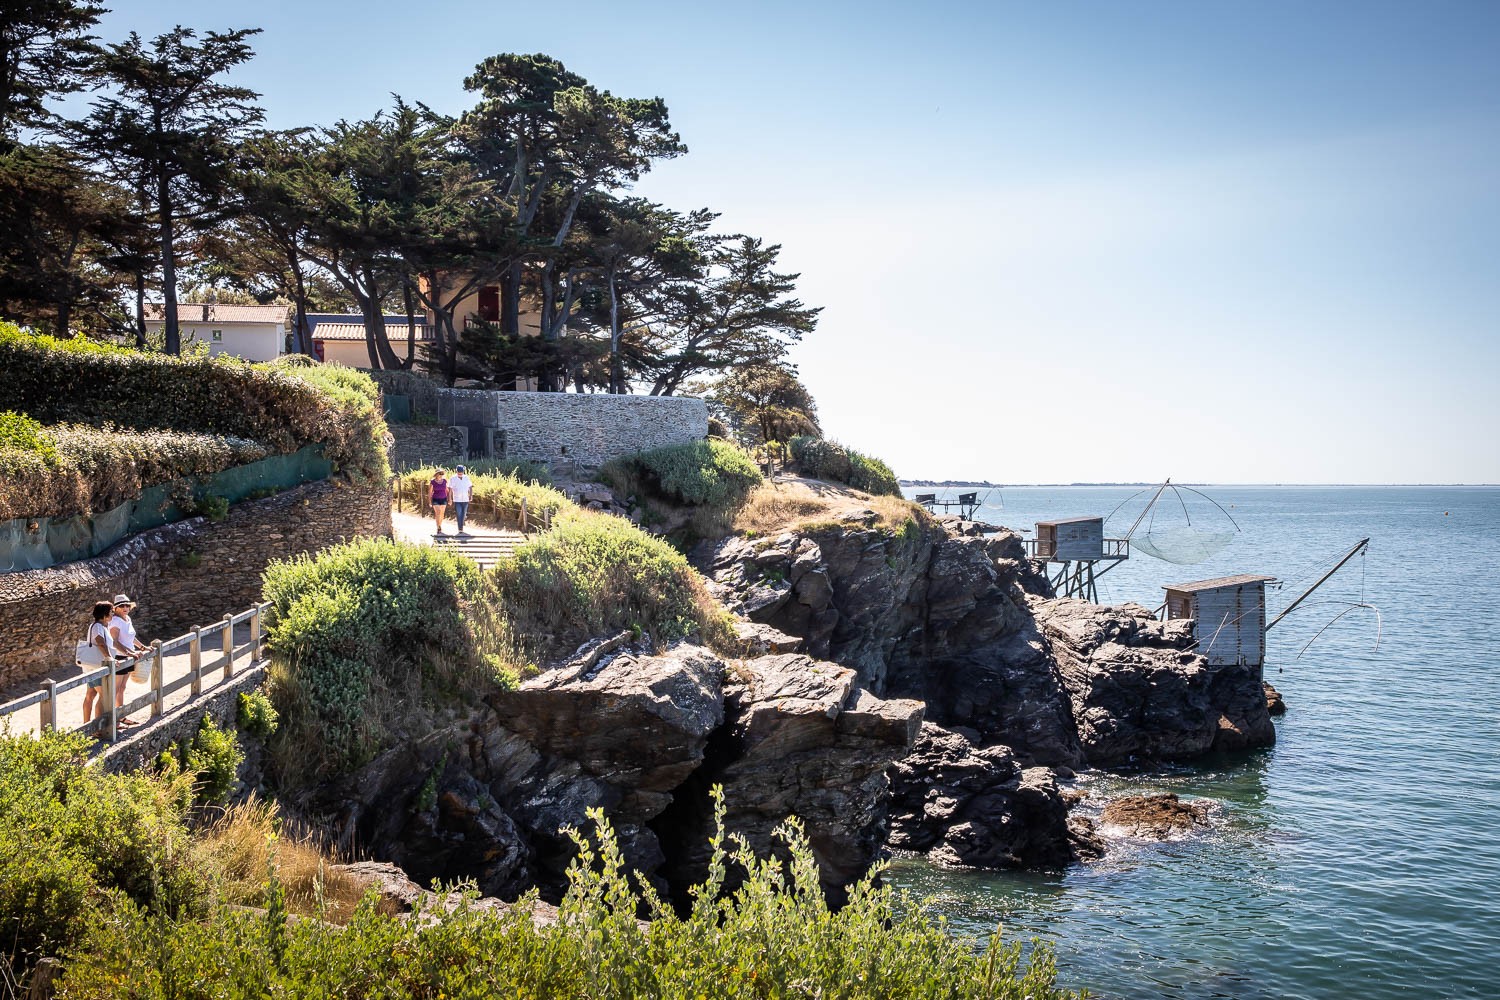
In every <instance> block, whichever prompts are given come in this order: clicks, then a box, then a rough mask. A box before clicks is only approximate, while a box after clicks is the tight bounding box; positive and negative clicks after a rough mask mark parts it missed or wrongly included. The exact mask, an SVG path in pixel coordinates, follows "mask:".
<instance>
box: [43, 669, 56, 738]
mask: <svg viewBox="0 0 1500 1000" xmlns="http://www.w3.org/2000/svg"><path fill="white" fill-rule="evenodd" d="M46 687H47V700H46V701H44V702H42V707H41V711H42V732H46V731H47V730H49V729H56V728H57V681H53V680H49V681H47V684H46Z"/></svg>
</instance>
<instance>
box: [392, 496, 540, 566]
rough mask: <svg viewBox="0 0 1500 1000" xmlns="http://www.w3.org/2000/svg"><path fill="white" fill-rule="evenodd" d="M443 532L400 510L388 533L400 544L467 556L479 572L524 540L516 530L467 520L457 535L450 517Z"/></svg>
mask: <svg viewBox="0 0 1500 1000" xmlns="http://www.w3.org/2000/svg"><path fill="white" fill-rule="evenodd" d="M444 528H445V531H444V533H443V534H441V535H439V534H437V533H436V527H435V526H434V525H433V523H432V518H430V517H422V516H421V515H418V514H407V513H405V512H402V511H394V510H393V511H391V533H392V534H394V535H395V536H396V537H397V538H399V539H400V540H401V541H403V542H411V543H413V544H416V545H435V546H437V547H438V548H441V549H446V550H447V551H449V552H457V553H458V554H459V555H462V556H468V557H469V558H470V559H472V560H474V561H475V562H476V563H478V564H479V568H480V569H489V568H490V567H492V566H494V565H495V563H497V562H499V561H500V560H501V559H504V558H506V557H507V556H509V555H510V554H511V553H512V552H514V551H515V549H516V546H517V545H520V544H521V543H522V542H524V541H525V540H526V536H525V535H523V534H521V533H520V532H519V531H512V530H510V529H509V528H490V527H486V526H484V525H480V524H475V523H474V522H473V521H470V522H469V523H468V524H466V525H464V533H463V534H462V535H460V534H458V525H457V524H455V523H454V521H453V518H452V517H449V518H448V521H447V523H446V525H444Z"/></svg>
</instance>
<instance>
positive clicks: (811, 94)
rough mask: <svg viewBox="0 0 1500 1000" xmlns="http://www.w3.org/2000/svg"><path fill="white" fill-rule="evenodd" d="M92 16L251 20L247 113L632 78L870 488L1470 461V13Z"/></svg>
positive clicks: (690, 195)
mask: <svg viewBox="0 0 1500 1000" xmlns="http://www.w3.org/2000/svg"><path fill="white" fill-rule="evenodd" d="M106 2H108V0H106ZM113 6H114V8H115V10H114V11H113V12H112V13H111V14H110V15H108V16H107V17H106V18H105V19H104V21H103V22H102V24H101V28H100V34H101V36H103V37H104V38H105V39H107V40H113V39H116V38H119V37H121V36H123V35H124V34H125V33H126V32H128V31H131V30H135V31H138V32H140V33H141V34H142V35H147V36H149V35H151V34H153V33H157V32H160V31H162V30H166V29H168V28H170V27H172V26H173V25H175V24H184V25H188V26H191V27H196V28H204V29H215V30H224V29H228V28H234V27H252V26H253V27H259V28H262V29H264V33H263V34H261V35H260V36H259V37H258V38H256V39H255V41H254V45H255V48H256V51H257V56H256V58H255V59H254V60H253V61H252V62H251V63H249V64H247V65H246V66H244V67H242V68H240V69H239V70H237V71H236V73H235V77H234V78H235V80H236V81H237V82H240V83H243V84H245V85H247V86H250V87H253V88H255V89H256V90H258V91H260V92H261V93H262V95H263V98H262V103H263V105H264V107H265V109H266V112H267V120H268V123H269V124H270V125H271V126H274V127H293V126H301V125H321V124H329V123H332V122H334V121H336V120H338V119H340V118H349V119H355V118H363V117H368V116H369V115H371V114H373V113H374V112H375V111H377V110H379V109H381V108H382V107H387V106H389V104H390V95H391V94H393V93H396V94H400V95H401V96H402V97H404V98H406V99H408V100H419V101H422V102H424V103H426V104H428V105H430V106H432V107H433V108H435V109H436V110H439V111H443V112H448V113H455V114H456V113H458V112H461V111H462V110H464V109H465V108H466V107H467V106H469V104H470V103H471V102H470V100H469V97H470V95H467V94H466V93H465V92H464V90H463V86H462V82H463V78H464V76H465V75H467V74H468V73H469V72H470V71H471V70H472V68H473V67H474V65H475V64H476V63H478V62H479V61H480V60H481V59H482V58H484V57H485V56H487V55H491V54H494V53H497V52H546V53H548V54H549V55H552V56H554V57H556V58H558V59H561V60H562V61H563V62H564V63H565V64H566V65H567V66H568V68H569V69H571V70H573V71H574V72H577V73H580V74H581V75H583V76H584V77H586V78H587V79H588V80H589V81H590V82H591V83H593V84H595V85H597V86H600V87H602V88H605V89H608V90H611V91H613V92H614V93H617V94H622V95H626V96H636V97H645V96H660V97H662V98H664V99H665V100H666V102H667V105H668V107H669V108H670V110H671V116H672V121H673V123H674V125H675V126H676V128H677V129H678V130H679V131H680V133H681V134H682V137H683V139H684V141H685V142H686V144H687V146H688V148H689V150H690V152H689V153H688V155H687V156H684V157H681V158H679V159H677V160H673V161H670V162H667V163H664V164H661V165H659V166H658V167H657V168H656V169H655V170H653V171H652V173H651V174H649V175H648V176H647V177H646V178H644V179H643V180H642V181H641V182H640V183H639V184H638V185H637V186H636V193H638V194H641V195H644V196H647V197H650V198H653V199H656V200H658V201H661V202H664V203H666V204H669V205H671V206H673V207H675V208H680V209H691V208H697V207H708V208H711V209H713V210H715V211H717V212H720V213H722V215H721V218H720V220H719V226H720V228H721V229H722V230H723V231H726V232H745V233H750V234H753V235H756V236H760V237H762V238H764V239H766V240H767V241H768V242H772V243H778V244H780V245H781V246H782V247H783V254H782V264H783V266H784V267H785V269H787V270H792V271H797V272H800V274H801V278H800V280H799V283H798V288H799V295H800V296H801V297H802V298H803V299H804V301H806V302H808V303H809V304H813V305H819V306H822V307H823V313H822V316H821V318H820V322H819V325H818V328H817V330H816V331H815V332H814V333H812V334H810V335H809V336H808V337H807V338H806V339H805V341H804V342H803V343H802V344H801V345H799V346H798V347H797V348H796V350H795V351H794V355H793V358H794V360H795V362H796V363H797V364H798V367H799V369H800V372H801V374H802V377H803V380H804V381H805V382H806V383H807V385H808V387H809V388H810V389H811V390H812V392H813V394H814V396H815V397H816V398H817V401H818V408H819V414H820V417H821V420H822V423H823V427H824V430H825V432H826V433H827V435H828V436H830V437H833V438H836V439H838V440H841V441H843V442H845V443H846V444H849V445H851V446H853V447H856V448H859V449H861V450H864V451H867V452H870V453H873V454H876V455H879V456H880V457H882V458H884V459H885V460H886V461H887V462H889V463H890V464H891V466H892V467H893V468H895V469H896V471H897V472H898V473H899V474H900V475H902V476H904V477H911V478H933V479H985V480H990V481H993V482H997V483H1067V482H1144V481H1160V480H1161V479H1164V478H1167V477H1171V478H1172V479H1173V480H1174V481H1178V482H1218V483H1230V482H1232V483H1251V482H1255V483H1262V482H1263V483H1294V482H1305V483H1453V482H1467V483H1479V482H1484V483H1500V58H1497V57H1496V53H1497V52H1500V4H1495V3H1488V2H1483V0H1472V2H1457V3H1455V2H1446V0H1422V2H1416V0H1412V2H1410V3H1404V4H1393V3H1384V2H1381V0H1355V2H1330V0H1325V2H1314V3H1308V2H1297V3H1282V2H1276V0H1255V2H1249V0H1245V2H1240V3H1228V2H1220V0H1209V2H1203V0H1185V2H1149V0H1142V2H1129V3H1127V2H1109V3H1105V2H1089V0H1054V2H1041V0H1037V2H1034V3H1026V4H1022V3H1006V2H990V3H983V2H942V0H930V2H924V3H883V2H877V0H866V2H860V3H823V2H818V0H803V2H800V3H758V2H750V0H743V2H740V3H732V4H731V3H712V2H701V0H700V2H696V3H656V2H652V0H637V2H633V3H620V2H611V3H592V2H571V3H540V2H531V3H525V4H521V3H511V2H508V0H485V2H456V0H424V2H422V3H419V4H412V3H410V2H409V0H408V2H401V3H397V2H393V0H361V2H357V3H356V2H345V0H302V2H298V3H290V2H282V0H260V2H254V3H245V2H239V0H214V2H212V3H204V2H202V0H190V2H189V0H113Z"/></svg>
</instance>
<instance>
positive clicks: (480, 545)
mask: <svg viewBox="0 0 1500 1000" xmlns="http://www.w3.org/2000/svg"><path fill="white" fill-rule="evenodd" d="M525 540H526V536H525V535H523V534H521V533H520V532H519V531H493V530H486V531H485V532H484V533H483V534H473V535H454V534H445V535H435V536H433V539H432V544H433V545H435V546H437V547H438V548H440V549H446V550H447V551H449V552H456V553H458V554H459V555H462V556H467V557H469V558H470V559H472V560H474V561H475V562H476V563H478V564H479V568H480V569H489V568H490V567H492V566H494V565H495V563H497V562H499V561H500V560H501V559H504V558H506V557H507V556H509V555H510V554H511V553H513V552H514V551H515V550H516V546H517V545H520V544H521V543H522V542H524V541H525Z"/></svg>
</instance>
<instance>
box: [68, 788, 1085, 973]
mask: <svg viewBox="0 0 1500 1000" xmlns="http://www.w3.org/2000/svg"><path fill="white" fill-rule="evenodd" d="M591 817H592V819H593V822H594V824H595V828H596V830H595V833H594V835H593V836H592V837H591V838H587V839H586V838H584V837H582V836H575V842H576V844H577V846H578V848H579V855H578V858H577V860H576V861H575V862H574V864H573V866H572V867H571V869H570V870H569V873H568V891H567V895H566V896H565V898H564V899H563V902H562V905H561V906H560V907H559V913H558V919H557V920H556V921H546V922H541V921H536V920H533V919H532V917H531V914H530V912H529V910H530V906H529V903H530V902H531V900H532V899H534V897H530V898H523V900H522V901H521V903H520V905H516V906H512V907H509V908H507V909H506V910H496V909H493V908H489V907H482V906H477V905H475V904H474V899H473V896H472V895H468V896H463V897H460V898H459V899H457V900H454V901H452V905H445V906H434V907H431V908H430V909H428V910H426V911H425V912H424V913H422V914H421V917H420V919H409V918H404V917H400V916H391V915H387V914H384V913H382V912H380V909H379V907H378V906H377V905H376V900H375V899H374V897H373V896H371V897H366V900H365V901H364V903H362V904H361V905H360V907H359V908H358V910H357V911H356V912H355V914H354V916H353V919H352V920H351V921H350V922H349V924H348V925H347V926H345V927H337V926H334V925H332V924H330V923H328V922H325V921H322V920H299V921H293V920H289V919H287V917H286V915H285V913H284V912H281V911H280V910H279V909H276V908H272V909H271V910H270V911H269V912H266V913H256V912H251V911H247V910H244V909H240V908H233V907H230V906H221V907H219V908H218V909H217V910H216V911H215V912H214V913H213V914H212V915H211V917H210V918H209V919H207V920H202V921H150V920H147V919H145V918H144V917H143V916H142V915H140V914H137V913H134V912H128V911H127V912H125V913H123V914H121V915H120V916H119V917H118V918H116V919H111V920H109V921H100V922H99V923H98V924H97V925H96V926H95V928H94V930H93V932H92V933H91V934H90V936H89V938H88V939H87V940H86V941H85V942H83V943H82V945H81V946H80V947H79V948H77V949H76V950H75V951H74V952H73V953H72V955H71V956H70V958H69V961H68V965H67V979H66V990H67V995H68V996H69V997H77V998H81V1000H106V998H109V1000H112V998H114V997H117V996H119V995H121V993H122V984H128V994H129V996H131V997H133V998H138V1000H167V998H178V997H208V996H214V997H225V998H235V1000H239V998H246V1000H248V998H251V997H264V996H278V997H283V996H284V997H290V996H317V997H342V996H356V995H357V996H369V997H375V996H379V997H390V998H396V997H419V998H433V1000H436V998H451V1000H488V998H491V997H547V998H549V1000H584V998H588V1000H636V998H641V997H651V998H654V1000H701V998H704V997H713V998H716V1000H719V998H723V1000H762V998H788V1000H790V998H794V997H840V998H845V1000H915V998H922V1000H928V998H931V1000H937V998H944V1000H978V998H986V1000H1062V998H1064V997H1068V996H1070V995H1071V994H1068V993H1065V992H1064V991H1062V990H1059V989H1058V988H1057V986H1056V985H1055V980H1056V968H1055V965H1054V963H1053V960H1052V957H1051V953H1050V951H1049V950H1048V949H1047V948H1046V947H1045V946H1041V945H1038V946H1036V947H1034V948H1033V949H1032V951H1031V953H1030V956H1029V958H1027V959H1024V960H1023V952H1022V948H1021V946H1020V945H1019V944H1009V945H1007V944H1004V943H1002V942H1001V940H1000V937H999V934H998V932H997V933H996V934H995V935H993V936H991V937H990V939H989V940H988V942H986V943H980V942H976V941H972V940H967V939H964V938H958V937H953V936H950V935H949V934H948V933H947V931H946V929H945V927H944V926H943V925H942V924H941V923H940V922H938V921H935V920H933V919H932V918H931V917H929V916H928V915H927V913H926V910H925V908H924V906H923V903H922V901H921V900H919V899H916V898H914V897H912V896H911V895H909V894H907V893H904V892H898V891H896V890H894V889H893V888H891V887H890V886H879V885H877V884H876V883H875V880H874V878H873V876H872V877H871V878H867V879H865V880H864V881H862V882H860V883H859V884H857V885H856V886H855V887H854V888H853V889H852V890H851V892H850V893H849V902H848V904H847V905H846V906H844V907H842V908H840V909H838V910H836V911H835V910H833V909H832V908H830V907H829V905H828V903H827V902H826V900H825V898H824V896H823V893H822V891H821V889H820V887H819V883H818V869H817V865H816V863H815V862H814V860H813V852H812V848H811V846H810V845H809V843H808V841H807V838H806V837H805V835H804V834H803V832H802V829H801V827H800V826H798V825H797V824H796V823H795V822H792V823H789V824H787V826H786V827H785V828H784V830H783V840H784V841H785V843H786V844H787V853H788V860H787V861H786V862H785V863H782V862H779V861H772V860H763V859H757V858H755V857H754V856H753V855H752V854H751V852H750V851H749V850H748V849H747V848H746V847H745V846H744V844H743V843H742V842H739V841H736V840H734V839H733V838H731V837H727V836H726V835H725V834H724V832H723V822H722V812H721V813H720V824H719V831H718V833H717V834H716V835H715V837H714V839H713V840H712V847H713V851H712V856H711V860H710V872H709V876H708V878H707V880H706V881H705V882H704V884H702V885H701V886H699V887H697V888H696V889H695V890H694V891H693V893H692V900H693V901H692V905H691V907H690V908H689V909H688V910H687V911H686V912H684V913H678V912H676V911H674V910H673V909H672V908H671V907H669V906H667V905H666V904H665V903H664V902H663V901H662V900H661V899H660V898H659V897H658V896H657V894H656V893H655V891H654V890H652V889H651V888H650V887H649V886H644V887H643V886H642V885H641V883H640V882H639V881H635V882H633V881H632V879H631V877H630V875H629V873H628V871H627V869H626V866H625V861H624V858H623V855H622V852H621V849H620V846H619V844H618V842H617V840H616V837H615V836H614V834H613V832H612V831H611V830H610V828H609V826H608V824H607V823H606V822H605V821H604V819H603V817H602V814H601V813H600V812H598V811H595V812H593V813H591ZM741 873H743V876H744V878H743V884H742V886H741V888H740V889H738V890H737V891H735V892H733V893H729V892H726V891H725V890H726V888H727V885H728V878H729V876H730V875H731V874H734V875H739V874H741ZM268 895H274V893H268ZM641 912H644V913H646V914H647V915H648V916H649V917H650V919H649V921H641V920H639V919H638V914H639V913H641Z"/></svg>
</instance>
